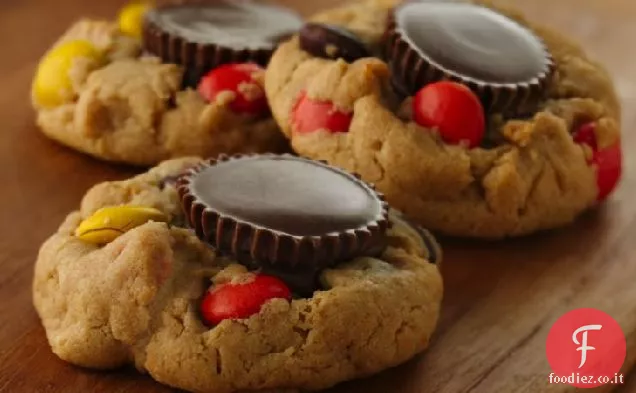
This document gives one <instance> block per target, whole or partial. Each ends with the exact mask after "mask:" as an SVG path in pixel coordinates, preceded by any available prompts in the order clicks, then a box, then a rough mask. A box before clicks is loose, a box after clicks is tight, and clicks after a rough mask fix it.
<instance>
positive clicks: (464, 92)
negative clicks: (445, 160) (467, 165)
mask: <svg viewBox="0 0 636 393" xmlns="http://www.w3.org/2000/svg"><path fill="white" fill-rule="evenodd" d="M413 120H414V121H415V122H416V123H417V124H419V125H421V126H423V127H427V128H434V129H437V131H438V132H439V134H440V136H441V137H442V139H443V140H444V141H445V142H446V143H450V144H461V143H465V144H466V145H467V146H468V147H470V148H472V147H476V146H478V145H479V144H480V143H481V141H482V139H483V138H484V132H485V128H486V126H485V124H486V123H485V118H484V109H483V107H482V106H481V103H480V101H479V99H478V98H477V96H475V94H474V93H473V92H472V91H471V90H470V89H468V88H467V87H466V86H463V85H461V84H458V83H454V82H446V81H445V82H437V83H433V84H430V85H428V86H425V87H423V88H422V89H421V90H420V91H419V92H418V93H417V94H416V95H415V98H414V99H413Z"/></svg>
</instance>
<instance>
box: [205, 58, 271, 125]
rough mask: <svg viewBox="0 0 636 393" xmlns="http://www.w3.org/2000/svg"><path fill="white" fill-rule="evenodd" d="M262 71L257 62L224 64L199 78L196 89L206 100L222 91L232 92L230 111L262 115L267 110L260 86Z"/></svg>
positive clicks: (212, 99)
mask: <svg viewBox="0 0 636 393" xmlns="http://www.w3.org/2000/svg"><path fill="white" fill-rule="evenodd" d="M264 72H265V70H264V69H263V68H262V67H261V66H259V65H257V64H252V63H245V64H225V65H222V66H220V67H217V68H215V69H213V70H212V71H210V72H209V73H208V74H207V75H206V76H205V77H204V78H203V79H201V82H200V83H199V88H198V90H199V93H200V94H201V96H202V97H203V98H205V99H206V100H208V101H214V100H215V99H216V98H217V96H218V95H219V94H221V93H223V92H232V93H234V95H235V96H234V99H233V100H232V102H231V103H230V109H232V111H234V112H236V113H244V114H249V115H254V116H257V115H263V114H265V113H267V112H268V111H269V107H268V105H267V98H266V97H265V92H264V90H263V86H262V80H263V74H264Z"/></svg>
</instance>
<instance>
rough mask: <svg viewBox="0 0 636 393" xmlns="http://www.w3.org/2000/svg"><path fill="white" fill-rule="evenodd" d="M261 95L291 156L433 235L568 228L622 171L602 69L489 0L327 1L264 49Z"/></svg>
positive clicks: (615, 117) (615, 111)
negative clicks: (372, 189) (349, 175)
mask: <svg viewBox="0 0 636 393" xmlns="http://www.w3.org/2000/svg"><path fill="white" fill-rule="evenodd" d="M475 32H478V33H479V34H476V33H475ZM363 49H364V50H363ZM365 52H366V53H365ZM265 91H266V94H267V97H268V99H269V102H270V105H271V108H272V113H273V115H274V118H275V119H276V120H277V122H278V124H279V125H280V126H281V128H282V130H283V132H284V133H285V135H286V136H287V138H288V139H289V140H290V142H291V145H292V148H293V149H294V151H295V152H297V153H298V154H300V155H301V156H305V157H308V158H312V159H319V160H326V161H327V162H329V163H330V164H332V165H336V166H338V167H341V168H343V169H346V170H349V171H352V172H355V173H359V174H360V175H361V176H362V178H363V179H364V180H366V181H369V182H371V183H374V184H375V185H376V186H377V187H378V189H379V190H380V191H382V192H383V193H384V194H385V195H386V198H387V200H388V201H389V203H391V204H392V205H393V206H395V207H396V208H398V209H400V210H401V211H403V212H404V213H405V214H406V215H407V216H408V217H410V218H411V219H413V220H414V221H416V222H417V223H419V224H421V225H423V226H425V227H427V228H430V229H431V230H434V231H438V232H440V233H443V234H448V235H454V236H467V237H478V238H493V239H496V238H503V237H510V236H520V235H526V234H530V233H533V232H536V231H539V230H544V229H550V228H555V227H560V226H564V225H566V224H569V223H571V222H573V221H574V220H575V218H576V217H577V216H579V215H580V214H581V213H582V212H584V211H585V210H587V209H589V208H592V207H594V206H595V205H597V204H598V203H600V202H602V201H604V200H605V199H606V198H607V197H608V195H609V194H611V192H613V190H614V189H615V187H616V185H617V183H618V182H619V180H620V177H621V169H622V157H621V156H622V153H621V146H620V107H619V103H618V99H617V96H616V92H615V90H614V87H613V85H612V81H611V79H610V77H609V75H608V73H607V72H606V71H605V70H604V69H603V67H602V66H600V65H599V64H598V63H596V62H595V61H593V60H591V59H590V58H589V57H588V56H587V55H586V54H585V53H584V51H583V50H582V49H581V48H580V47H579V46H578V45H576V44H574V43H572V42H571V41H570V40H568V39H567V38H565V37H563V36H562V35H560V34H558V33H556V32H554V31H552V30H549V29H546V28H543V27H541V26H538V25H536V24H534V23H531V22H529V21H527V20H526V19H525V18H524V17H523V16H522V15H520V14H519V13H518V12H516V11H514V10H511V9H508V8H501V7H498V6H495V5H493V4H491V3H489V2H486V1H475V2H464V1H452V2H441V1H405V2H401V1H397V0H368V1H362V2H357V3H353V4H350V5H346V6H342V7H340V8H336V9H332V10H328V11H325V12H322V13H320V14H318V15H316V16H314V17H313V18H311V20H310V22H309V23H307V25H305V27H304V28H303V29H301V31H300V32H299V34H298V35H296V36H294V37H293V38H292V39H290V40H289V41H288V42H286V43H284V44H282V45H281V46H280V47H279V48H278V49H277V51H276V52H275V53H274V55H273V57H272V59H271V62H270V64H269V66H268V69H267V71H266V78H265Z"/></svg>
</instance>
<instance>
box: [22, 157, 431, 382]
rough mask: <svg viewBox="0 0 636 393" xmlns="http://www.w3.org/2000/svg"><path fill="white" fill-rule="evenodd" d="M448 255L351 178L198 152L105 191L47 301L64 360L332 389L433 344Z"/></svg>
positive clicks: (52, 279)
mask: <svg viewBox="0 0 636 393" xmlns="http://www.w3.org/2000/svg"><path fill="white" fill-rule="evenodd" d="M283 167H284V168H286V170H285V171H283V172H281V171H280V169H282V168H283ZM184 172H185V174H183V175H182V176H179V175H180V174H182V173H184ZM281 173H283V175H281ZM242 177H249V178H250V179H252V183H251V184H250V182H249V181H241V182H236V181H232V179H236V178H242ZM325 180H329V183H330V184H332V185H333V186H326V187H325V182H324V181H325ZM259 182H260V184H259ZM250 187H258V188H259V189H260V190H262V193H261V194H260V195H259V194H257V195H254V194H249V195H247V194H244V193H243V191H245V189H246V188H250ZM294 190H295V191H299V190H304V192H306V195H304V197H303V198H296V197H295V196H296V195H298V193H297V192H291V193H287V191H294ZM308 190H311V192H309V191H308ZM299 192H301V191H299ZM301 193H302V192H301ZM345 194H347V195H348V197H347V198H343V196H344V195H345ZM237 195H242V197H237ZM267 196H277V197H278V198H277V199H272V198H268V197H267ZM334 198H336V199H341V200H343V203H341V204H340V205H337V204H336V205H334V204H332V203H331V201H332V199H334ZM310 202H311V203H310ZM316 205H318V206H331V207H329V208H328V209H329V212H328V214H321V212H320V210H321V209H318V208H316V209H312V207H311V206H316ZM183 211H187V212H188V214H187V215H184V214H183ZM186 223H188V224H189V225H191V226H192V227H193V229H189V228H188V227H187V225H186ZM440 256H441V255H440V252H439V249H438V247H437V245H436V243H435V241H434V239H433V238H432V237H431V236H430V234H428V232H426V231H424V230H422V229H420V228H417V227H415V226H413V225H411V224H410V223H408V222H407V221H406V220H405V219H403V218H402V217H401V216H400V215H399V214H398V213H397V212H393V211H391V212H389V210H388V207H387V205H386V203H385V202H383V200H382V198H381V196H379V195H378V194H376V193H375V192H374V191H373V189H372V188H371V187H369V186H367V185H365V184H364V183H362V182H360V181H358V180H357V179H355V178H354V177H353V176H350V175H348V174H346V173H345V172H342V171H340V170H338V169H336V168H331V167H328V166H326V165H323V164H320V163H315V162H311V161H309V160H304V159H301V158H297V157H291V156H248V157H238V158H231V159H229V158H223V159H221V160H218V161H209V162H203V161H201V160H199V159H189V158H185V159H178V160H172V161H168V162H165V163H163V164H161V165H159V166H158V167H156V168H154V169H151V170H150V171H149V172H147V173H145V174H142V175H140V176H137V177H134V178H132V179H130V180H126V181H121V182H110V183H103V184H99V185H97V186H95V187H94V188H93V189H91V190H90V191H89V192H88V193H87V194H86V195H85V197H84V198H83V200H82V203H81V207H80V210H79V211H76V212H73V213H71V214H70V215H69V216H68V217H67V218H66V220H65V222H64V223H63V224H62V226H61V227H60V228H59V230H58V231H57V233H55V234H54V235H53V236H52V237H51V238H50V239H48V240H47V241H46V242H45V243H44V245H43V246H42V248H41V250H40V254H39V257H38V260H37V263H36V266H35V277H34V282H33V296H34V303H35V307H36V309H37V312H38V314H39V316H40V317H41V319H42V323H43V324H44V327H45V329H46V335H47V338H48V341H49V343H50V345H51V348H52V350H53V352H55V354H56V355H58V356H59V357H60V358H61V359H63V360H66V361H68V362H71V363H73V364H76V365H80V366H83V367H90V368H97V369H113V368H117V367H120V366H123V365H126V364H133V365H135V366H136V368H137V369H138V370H139V371H140V372H145V373H148V374H150V375H151V376H152V377H153V378H154V379H156V380H157V381H159V382H161V383H164V384H167V385H170V386H174V387H177V388H180V389H185V390H188V391H193V392H208V393H230V392H238V391H242V392H246V391H261V390H268V389H271V391H276V392H279V391H283V390H285V389H287V390H289V391H293V390H294V389H300V390H318V389H323V388H327V387H329V386H332V385H334V384H336V383H339V382H341V381H344V380H348V379H352V378H358V377H364V376H368V375H370V374H373V373H377V372H379V371H381V370H384V369H386V368H389V367H392V366H395V365H398V364H400V363H402V362H405V361H406V360H408V359H410V358H411V357H413V356H414V355H416V354H417V353H419V352H421V351H423V350H424V349H425V348H426V347H427V345H428V342H429V340H430V337H431V334H432V333H433V330H434V328H435V325H436V323H437V319H438V314H439V309H440V302H441V298H442V280H441V276H440V273H439V271H438V265H437V263H439V262H440ZM287 390H285V391H287Z"/></svg>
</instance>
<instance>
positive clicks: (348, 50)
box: [299, 23, 371, 63]
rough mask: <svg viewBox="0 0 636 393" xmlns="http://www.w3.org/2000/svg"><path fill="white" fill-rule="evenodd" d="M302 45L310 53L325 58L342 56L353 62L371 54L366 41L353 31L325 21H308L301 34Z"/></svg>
mask: <svg viewBox="0 0 636 393" xmlns="http://www.w3.org/2000/svg"><path fill="white" fill-rule="evenodd" d="M299 38H300V47H301V48H302V49H303V50H304V51H306V52H309V53H310V54H312V55H314V56H317V57H322V58H325V59H338V58H342V59H344V60H345V61H347V62H349V63H352V62H354V61H356V60H358V59H360V58H363V57H368V56H371V52H369V49H367V47H366V45H365V44H364V42H362V41H361V40H360V39H359V38H358V37H356V36H355V34H353V33H352V32H350V31H348V30H346V29H344V28H342V27H339V26H333V25H327V24H324V23H307V24H306V25H305V26H304V27H303V28H302V29H301V30H300V34H299Z"/></svg>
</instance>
